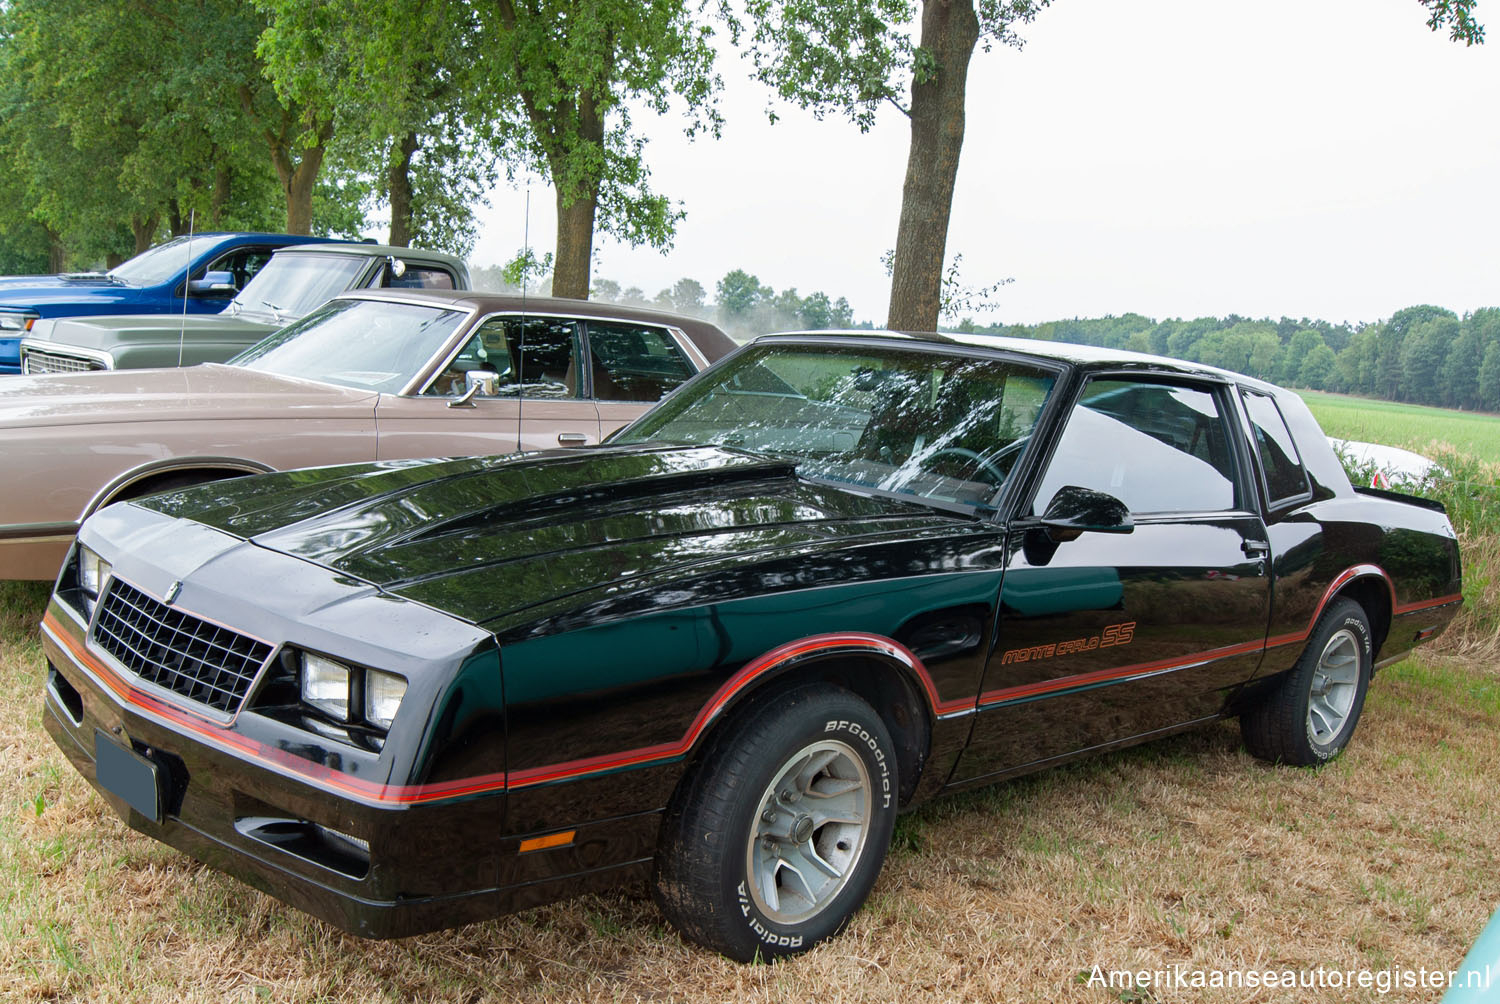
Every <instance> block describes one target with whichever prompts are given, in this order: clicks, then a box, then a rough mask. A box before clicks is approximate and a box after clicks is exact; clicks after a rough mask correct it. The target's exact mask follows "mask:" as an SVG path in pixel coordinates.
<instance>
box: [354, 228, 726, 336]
mask: <svg viewBox="0 0 1500 1004" xmlns="http://www.w3.org/2000/svg"><path fill="white" fill-rule="evenodd" d="M366 246H367V247H368V246H369V245H366ZM394 250H397V251H399V250H402V249H400V248H396V249H394ZM334 299H341V300H349V299H359V300H392V301H400V302H405V303H413V302H416V303H431V304H433V305H435V306H443V307H452V308H456V309H460V310H466V311H467V310H475V311H479V312H480V313H486V314H488V313H496V312H504V311H515V312H525V313H528V314H536V315H538V316H549V315H550V316H563V317H582V318H597V319H599V320H610V321H636V322H639V323H642V324H662V325H670V326H672V327H674V328H679V329H681V330H682V332H683V333H684V334H686V335H687V336H688V337H689V338H691V339H692V340H693V344H694V345H696V346H698V348H699V349H700V350H701V351H702V352H703V354H704V355H705V356H706V357H708V361H709V362H717V361H718V360H719V359H720V358H722V357H724V356H727V355H728V354H729V353H731V352H733V351H734V350H735V349H736V348H738V347H739V345H738V343H736V342H735V341H734V340H733V339H732V338H730V337H729V336H728V335H726V334H724V332H723V331H721V330H719V327H718V326H717V325H715V324H713V323H712V322H711V321H705V320H703V319H702V318H699V317H688V316H686V315H684V314H674V313H671V312H670V311H666V310H652V309H650V308H648V307H628V306H626V305H624V304H621V303H603V302H599V301H596V300H569V299H565V298H562V297H552V296H520V295H518V294H514V293H482V292H476V291H474V290H452V289H355V290H350V291H349V292H347V293H340V294H339V295H338V296H337V297H335V298H334Z"/></svg>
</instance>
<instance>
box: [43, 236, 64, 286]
mask: <svg viewBox="0 0 1500 1004" xmlns="http://www.w3.org/2000/svg"><path fill="white" fill-rule="evenodd" d="M43 229H44V230H45V231H46V233H47V271H49V272H51V273H53V274H54V275H56V274H57V273H58V272H61V271H62V270H63V263H64V262H66V261H67V258H68V256H67V253H66V249H65V248H64V247H63V242H62V235H61V234H58V233H56V232H54V231H53V229H52V228H51V227H45V228H43Z"/></svg>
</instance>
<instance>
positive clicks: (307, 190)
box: [266, 122, 333, 234]
mask: <svg viewBox="0 0 1500 1004" xmlns="http://www.w3.org/2000/svg"><path fill="white" fill-rule="evenodd" d="M286 131H287V130H286V129H285V128H284V129H283V133H285V132H286ZM332 135H333V123H332V122H327V123H325V124H324V125H323V127H322V128H320V129H319V130H318V141H317V144H316V145H314V146H309V147H307V148H306V149H304V150H303V151H302V157H301V159H300V160H298V161H297V162H296V163H295V164H293V163H292V152H291V144H290V143H289V142H287V141H285V140H283V139H282V138H280V137H277V136H275V135H273V134H272V133H271V132H270V131H269V130H267V132H266V140H267V142H268V143H269V144H270V147H271V163H272V164H274V165H275V167H276V177H277V179H278V180H280V182H281V194H282V195H283V196H285V198H286V232H287V233H289V234H310V233H312V196H313V189H314V187H316V185H317V183H318V171H319V169H321V168H322V166H323V150H324V146H325V145H326V144H327V142H328V139H329V137H330V136H332Z"/></svg>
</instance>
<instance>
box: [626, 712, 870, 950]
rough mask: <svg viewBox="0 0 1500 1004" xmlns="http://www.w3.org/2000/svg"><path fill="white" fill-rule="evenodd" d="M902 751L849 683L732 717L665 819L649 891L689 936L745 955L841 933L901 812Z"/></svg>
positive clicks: (801, 945) (789, 947)
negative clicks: (898, 757) (898, 769)
mask: <svg viewBox="0 0 1500 1004" xmlns="http://www.w3.org/2000/svg"><path fill="white" fill-rule="evenodd" d="M898 790H899V786H898V779H897V776H896V758H895V746H894V744H893V743H892V742H891V739H890V735H889V733H888V732H887V730H886V728H885V725H884V723H883V722H881V720H880V718H879V716H878V715H876V713H875V711H874V709H873V708H871V707H870V706H869V705H868V704H867V703H865V702H864V701H862V700H860V699H859V698H858V697H856V696H854V695H853V694H850V693H848V692H847V691H843V690H840V689H838V688H836V687H832V686H826V685H817V686H809V687H803V688H800V689H798V690H794V691H790V692H788V693H786V694H782V695H780V696H778V697H775V698H773V699H771V700H769V701H767V702H765V703H762V704H760V705H758V706H755V707H752V708H750V709H749V710H748V711H747V712H745V713H744V714H743V715H742V716H741V717H740V718H738V719H737V720H735V721H733V722H731V723H728V724H727V725H726V727H725V728H724V730H723V732H722V733H721V734H720V735H718V736H716V737H715V738H714V739H713V740H712V741H711V742H710V744H709V746H708V747H707V748H706V749H705V750H704V751H703V754H702V756H701V757H700V758H699V760H698V763H697V765H696V766H695V767H694V769H693V770H692V771H690V773H689V774H688V775H687V776H686V777H684V778H683V780H682V783H681V784H680V785H679V787H678V790H677V793H676V794H675V795H674V797H673V800H672V804H671V805H670V806H669V807H668V809H667V815H666V817H665V818H664V819H663V821H662V833H661V840H660V844H659V847H658V850H657V856H656V876H655V883H654V889H653V892H654V895H655V898H656V901H657V904H658V905H659V906H660V907H661V910H662V912H663V913H665V914H666V916H667V918H668V919H669V920H671V921H672V923H673V924H674V925H675V926H676V927H677V929H678V930H679V931H681V932H682V935H683V936H684V937H685V938H687V939H688V940H689V941H693V942H696V943H697V944H700V945H703V946H705V947H707V948H712V949H714V950H715V951H718V952H722V953H723V954H724V955H727V956H729V957H730V958H733V959H737V960H739V961H741V962H748V961H750V960H751V959H754V958H755V957H756V956H757V955H758V956H760V957H761V958H766V959H770V958H776V957H779V956H783V955H795V954H797V953H799V952H804V951H806V950H807V949H809V948H811V947H812V946H813V945H815V944H817V943H818V942H820V941H822V940H823V939H825V938H827V937H830V936H832V935H834V934H837V933H838V932H839V931H840V930H841V929H842V928H843V927H844V925H845V924H846V923H847V922H848V920H849V918H850V917H851V916H852V915H853V914H854V912H855V911H856V910H858V909H859V907H860V905H861V904H862V903H863V902H864V900H865V897H866V896H867V895H868V894H869V892H870V888H871V887H872V886H873V885H874V884H875V878H876V876H877V875H878V874H879V872H880V866H881V864H882V862H883V861H884V860H885V852H886V848H887V847H888V846H889V844H890V839H891V829H892V827H893V826H894V824H895V819H896V801H897V791H898Z"/></svg>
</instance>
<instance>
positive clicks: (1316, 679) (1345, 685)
mask: <svg viewBox="0 0 1500 1004" xmlns="http://www.w3.org/2000/svg"><path fill="white" fill-rule="evenodd" d="M1360 651H1361V644H1360V639H1359V636H1358V635H1356V634H1355V633H1354V632H1353V631H1351V630H1349V629H1348V628H1341V629H1339V630H1338V631H1335V632H1334V633H1333V635H1332V637H1330V638H1329V639H1328V644H1326V645H1324V646H1323V654H1322V655H1320V656H1319V657H1318V665H1317V666H1316V667H1315V668H1314V669H1313V674H1312V689H1311V691H1310V692H1309V693H1308V697H1307V734H1308V735H1309V736H1311V737H1312V739H1313V742H1315V743H1317V744H1318V745H1319V746H1327V745H1328V744H1329V743H1331V742H1333V740H1334V739H1335V738H1336V737H1337V736H1338V734H1339V733H1340V732H1342V731H1343V730H1344V725H1345V724H1346V723H1347V722H1348V721H1349V712H1350V710H1351V709H1353V707H1354V700H1355V697H1356V696H1357V695H1358V694H1359V656H1360Z"/></svg>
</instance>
